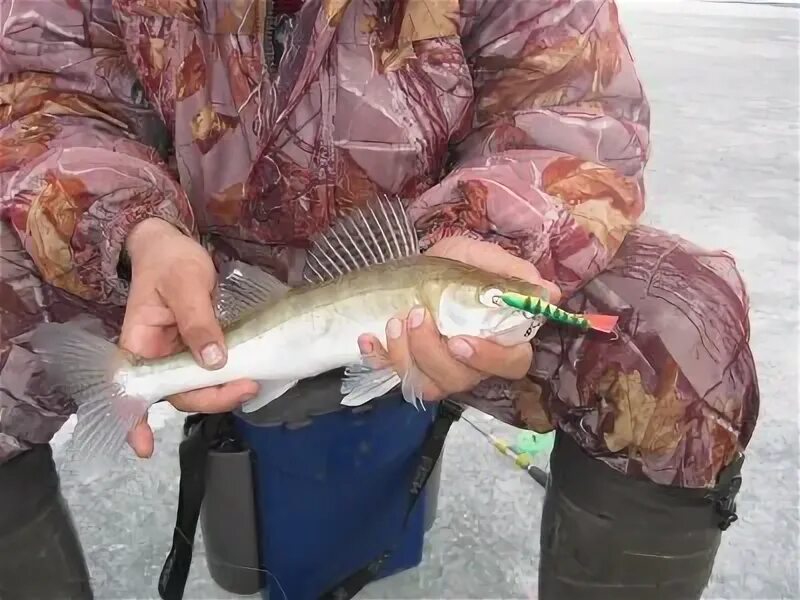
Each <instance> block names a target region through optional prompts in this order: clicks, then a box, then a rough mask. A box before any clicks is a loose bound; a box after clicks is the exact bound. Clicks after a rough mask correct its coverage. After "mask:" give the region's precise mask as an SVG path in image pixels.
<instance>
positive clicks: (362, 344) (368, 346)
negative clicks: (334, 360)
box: [358, 340, 375, 354]
mask: <svg viewBox="0 0 800 600" xmlns="http://www.w3.org/2000/svg"><path fill="white" fill-rule="evenodd" d="M358 350H359V351H360V352H361V354H372V353H373V352H375V346H374V345H373V344H372V342H370V341H368V340H358Z"/></svg>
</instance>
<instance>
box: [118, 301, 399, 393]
mask: <svg viewBox="0 0 800 600" xmlns="http://www.w3.org/2000/svg"><path fill="white" fill-rule="evenodd" d="M385 326H386V319H383V318H381V317H374V316H373V317H371V318H367V319H363V318H361V319H354V318H348V317H347V316H346V315H333V316H323V315H320V314H317V313H309V314H305V315H300V316H298V317H295V318H293V319H290V320H288V321H286V322H284V323H282V324H280V325H278V326H276V327H273V328H271V329H269V330H268V331H265V332H263V333H256V334H254V336H253V337H252V338H250V339H247V340H245V341H241V342H239V343H237V344H236V345H234V346H232V347H230V348H229V349H228V361H227V363H226V364H225V366H224V367H222V368H221V369H217V370H214V371H210V370H207V369H203V368H202V367H200V366H199V365H197V364H196V363H195V362H194V361H193V360H191V359H190V360H185V361H182V363H181V364H177V365H174V366H169V365H163V368H161V369H158V368H155V367H143V368H140V369H134V370H133V372H132V373H129V374H123V376H122V377H121V378H119V379H118V380H119V382H120V383H121V384H122V385H123V386H124V387H125V388H126V392H127V393H128V394H132V395H137V396H140V397H144V398H149V399H150V400H151V401H153V402H155V401H156V400H158V399H160V398H164V397H166V396H170V395H172V394H178V393H182V392H187V391H191V390H196V389H200V388H204V387H209V386H213V385H220V384H223V383H228V382H230V381H234V380H237V379H254V380H260V381H281V380H287V381H293V380H299V379H306V378H309V377H314V376H316V375H319V374H321V373H325V372H327V371H331V370H333V369H337V368H341V367H345V366H347V365H352V364H358V363H360V362H361V355H360V352H359V349H358V337H359V335H361V334H362V333H373V334H375V335H376V336H378V337H379V339H381V340H382V341H383V343H385V336H384V335H383V331H384V330H385Z"/></svg>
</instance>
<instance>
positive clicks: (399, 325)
mask: <svg viewBox="0 0 800 600" xmlns="http://www.w3.org/2000/svg"><path fill="white" fill-rule="evenodd" d="M386 343H387V353H388V355H389V360H390V361H391V363H392V365H393V366H394V368H395V370H396V371H397V373H398V374H399V375H400V378H401V379H402V380H403V381H404V383H408V385H410V387H411V388H412V389H413V390H414V391H415V392H416V393H417V396H418V397H420V398H421V399H423V400H428V401H431V402H432V401H435V400H439V399H440V398H442V397H444V395H445V394H444V393H443V392H442V390H441V389H439V387H438V386H437V385H436V384H435V383H434V382H433V381H431V379H430V378H429V377H427V376H426V375H425V373H424V372H423V371H421V370H420V369H418V368H416V367H415V365H414V362H415V361H414V359H413V358H412V356H411V353H410V350H409V347H408V335H407V334H406V327H405V323H404V322H403V321H401V320H400V319H397V318H393V319H390V320H389V322H388V323H387V324H386Z"/></svg>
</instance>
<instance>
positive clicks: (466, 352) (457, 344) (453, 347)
mask: <svg viewBox="0 0 800 600" xmlns="http://www.w3.org/2000/svg"><path fill="white" fill-rule="evenodd" d="M447 347H448V348H449V349H450V352H452V353H453V354H454V355H455V356H456V357H458V358H469V357H470V356H472V355H473V354H475V350H474V349H473V348H472V346H470V345H469V342H467V341H466V340H463V339H461V338H453V339H452V340H448V342H447Z"/></svg>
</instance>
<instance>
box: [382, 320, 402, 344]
mask: <svg viewBox="0 0 800 600" xmlns="http://www.w3.org/2000/svg"><path fill="white" fill-rule="evenodd" d="M401 333H403V324H402V323H400V321H399V320H397V319H389V324H388V325H387V326H386V335H387V336H389V339H392V340H396V339H397V338H399V337H400V334H401Z"/></svg>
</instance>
